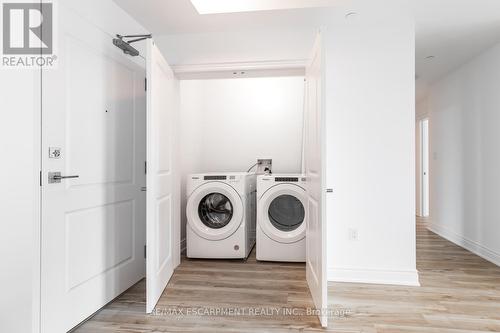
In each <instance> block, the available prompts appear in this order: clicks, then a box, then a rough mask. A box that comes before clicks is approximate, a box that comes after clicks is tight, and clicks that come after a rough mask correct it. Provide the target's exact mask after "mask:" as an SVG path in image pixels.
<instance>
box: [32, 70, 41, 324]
mask: <svg viewBox="0 0 500 333" xmlns="http://www.w3.org/2000/svg"><path fill="white" fill-rule="evenodd" d="M35 75H36V77H37V78H36V79H35V85H34V88H33V89H34V91H35V94H34V95H35V101H34V119H33V124H34V126H33V127H34V128H33V134H34V142H33V145H34V149H33V150H34V153H35V156H34V157H33V161H34V165H35V170H33V179H35V180H36V181H35V184H34V187H33V191H34V199H35V200H34V203H33V204H34V206H35V210H34V214H33V252H34V253H33V282H32V288H33V289H32V292H33V294H32V295H33V296H32V297H33V298H32V300H33V301H32V316H33V317H32V332H33V333H38V332H40V330H41V322H40V318H41V311H42V309H41V292H42V291H41V281H42V275H41V273H42V270H41V267H42V263H41V251H42V243H41V232H42V231H41V227H42V214H41V211H42V208H41V203H42V201H41V200H42V195H41V192H42V187H41V186H40V181H39V178H40V177H42V176H41V175H40V173H41V170H42V160H41V156H42V154H43V151H42V141H41V135H42V82H41V80H42V77H41V70H40V71H36V74H35Z"/></svg>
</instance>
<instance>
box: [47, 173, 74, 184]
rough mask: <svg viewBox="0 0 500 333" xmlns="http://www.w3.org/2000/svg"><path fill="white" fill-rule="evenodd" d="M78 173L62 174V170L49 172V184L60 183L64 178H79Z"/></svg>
mask: <svg viewBox="0 0 500 333" xmlns="http://www.w3.org/2000/svg"><path fill="white" fill-rule="evenodd" d="M79 177H80V176H78V175H73V176H62V175H61V173H60V172H49V184H55V183H60V182H61V180H62V179H73V178H79Z"/></svg>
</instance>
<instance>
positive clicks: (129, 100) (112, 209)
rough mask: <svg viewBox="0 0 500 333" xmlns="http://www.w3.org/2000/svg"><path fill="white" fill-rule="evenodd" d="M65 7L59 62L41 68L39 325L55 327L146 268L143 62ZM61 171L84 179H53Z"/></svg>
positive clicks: (53, 332) (100, 302)
mask: <svg viewBox="0 0 500 333" xmlns="http://www.w3.org/2000/svg"><path fill="white" fill-rule="evenodd" d="M59 10H60V12H61V13H60V15H59V20H60V22H59V29H58V33H59V35H58V37H57V38H58V44H59V54H58V67H57V68H56V69H47V70H43V74H42V123H43V124H42V181H43V184H42V185H43V186H42V248H41V255H42V258H41V265H42V266H41V267H42V272H41V302H42V303H41V331H42V332H50V333H58V332H66V331H68V330H70V329H71V328H72V327H74V326H75V325H77V324H79V323H80V322H81V321H82V320H84V319H85V318H87V317H88V316H90V315H92V314H93V313H94V312H95V311H97V310H98V309H99V308H101V307H102V306H104V305H105V304H106V303H108V302H109V301H111V300H112V299H113V298H115V297H116V296H118V295H119V294H120V293H122V292H123V291H125V290H126V289H127V288H129V287H130V286H131V285H133V284H134V283H135V282H137V281H138V280H140V279H141V278H143V277H144V275H145V259H144V254H143V253H144V244H145V216H146V212H145V204H146V203H145V193H144V192H141V187H143V186H144V185H145V174H144V161H145V159H146V156H145V155H146V142H145V129H146V120H145V118H146V100H145V91H144V75H145V71H144V68H143V67H141V66H139V65H138V64H137V63H136V62H135V61H137V60H134V61H132V60H131V58H130V57H128V56H125V55H124V54H123V53H122V52H121V51H120V50H118V49H117V48H115V47H114V46H113V45H112V42H111V37H110V36H108V35H106V34H105V33H103V32H102V31H101V30H99V29H98V28H96V27H95V26H93V25H92V24H90V23H89V22H87V21H85V20H84V19H82V18H81V17H79V16H77V15H76V14H74V13H73V12H71V11H70V10H66V9H65V8H64V6H60V7H59ZM50 148H61V156H60V158H58V159H52V158H49V149H50ZM56 171H58V172H61V174H62V175H63V176H68V175H79V178H76V179H64V180H61V182H60V183H55V184H50V183H49V182H48V173H49V172H56Z"/></svg>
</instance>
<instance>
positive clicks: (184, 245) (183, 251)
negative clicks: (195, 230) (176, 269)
mask: <svg viewBox="0 0 500 333" xmlns="http://www.w3.org/2000/svg"><path fill="white" fill-rule="evenodd" d="M183 254H186V238H183V239H181V255H183Z"/></svg>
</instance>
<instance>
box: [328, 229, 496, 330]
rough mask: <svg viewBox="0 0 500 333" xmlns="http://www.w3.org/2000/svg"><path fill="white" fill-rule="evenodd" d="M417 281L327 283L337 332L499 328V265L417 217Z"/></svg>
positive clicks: (333, 326)
mask: <svg viewBox="0 0 500 333" xmlns="http://www.w3.org/2000/svg"><path fill="white" fill-rule="evenodd" d="M417 269H418V271H419V275H420V284H421V287H400V286H383V285H362V284H349V283H330V284H329V304H330V307H331V308H336V307H342V308H348V309H350V310H351V312H352V313H351V315H350V316H349V317H347V318H331V319H330V325H329V326H330V327H332V328H335V329H336V330H338V331H339V332H343V331H342V330H344V331H346V332H368V333H371V332H377V333H393V332H394V333H396V332H398V333H405V332H415V333H420V332H426V333H427V332H428V333H451V332H453V333H465V332H500V267H498V266H496V265H494V264H492V263H490V262H488V261H486V260H484V259H482V258H480V257H478V256H476V255H474V254H472V253H471V252H469V251H467V250H465V249H463V248H461V247H459V246H457V245H455V244H453V243H451V242H448V241H447V240H445V239H443V238H441V237H439V236H438V235H436V234H434V233H432V232H430V231H428V230H427V229H426V228H425V226H424V224H423V223H417Z"/></svg>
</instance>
